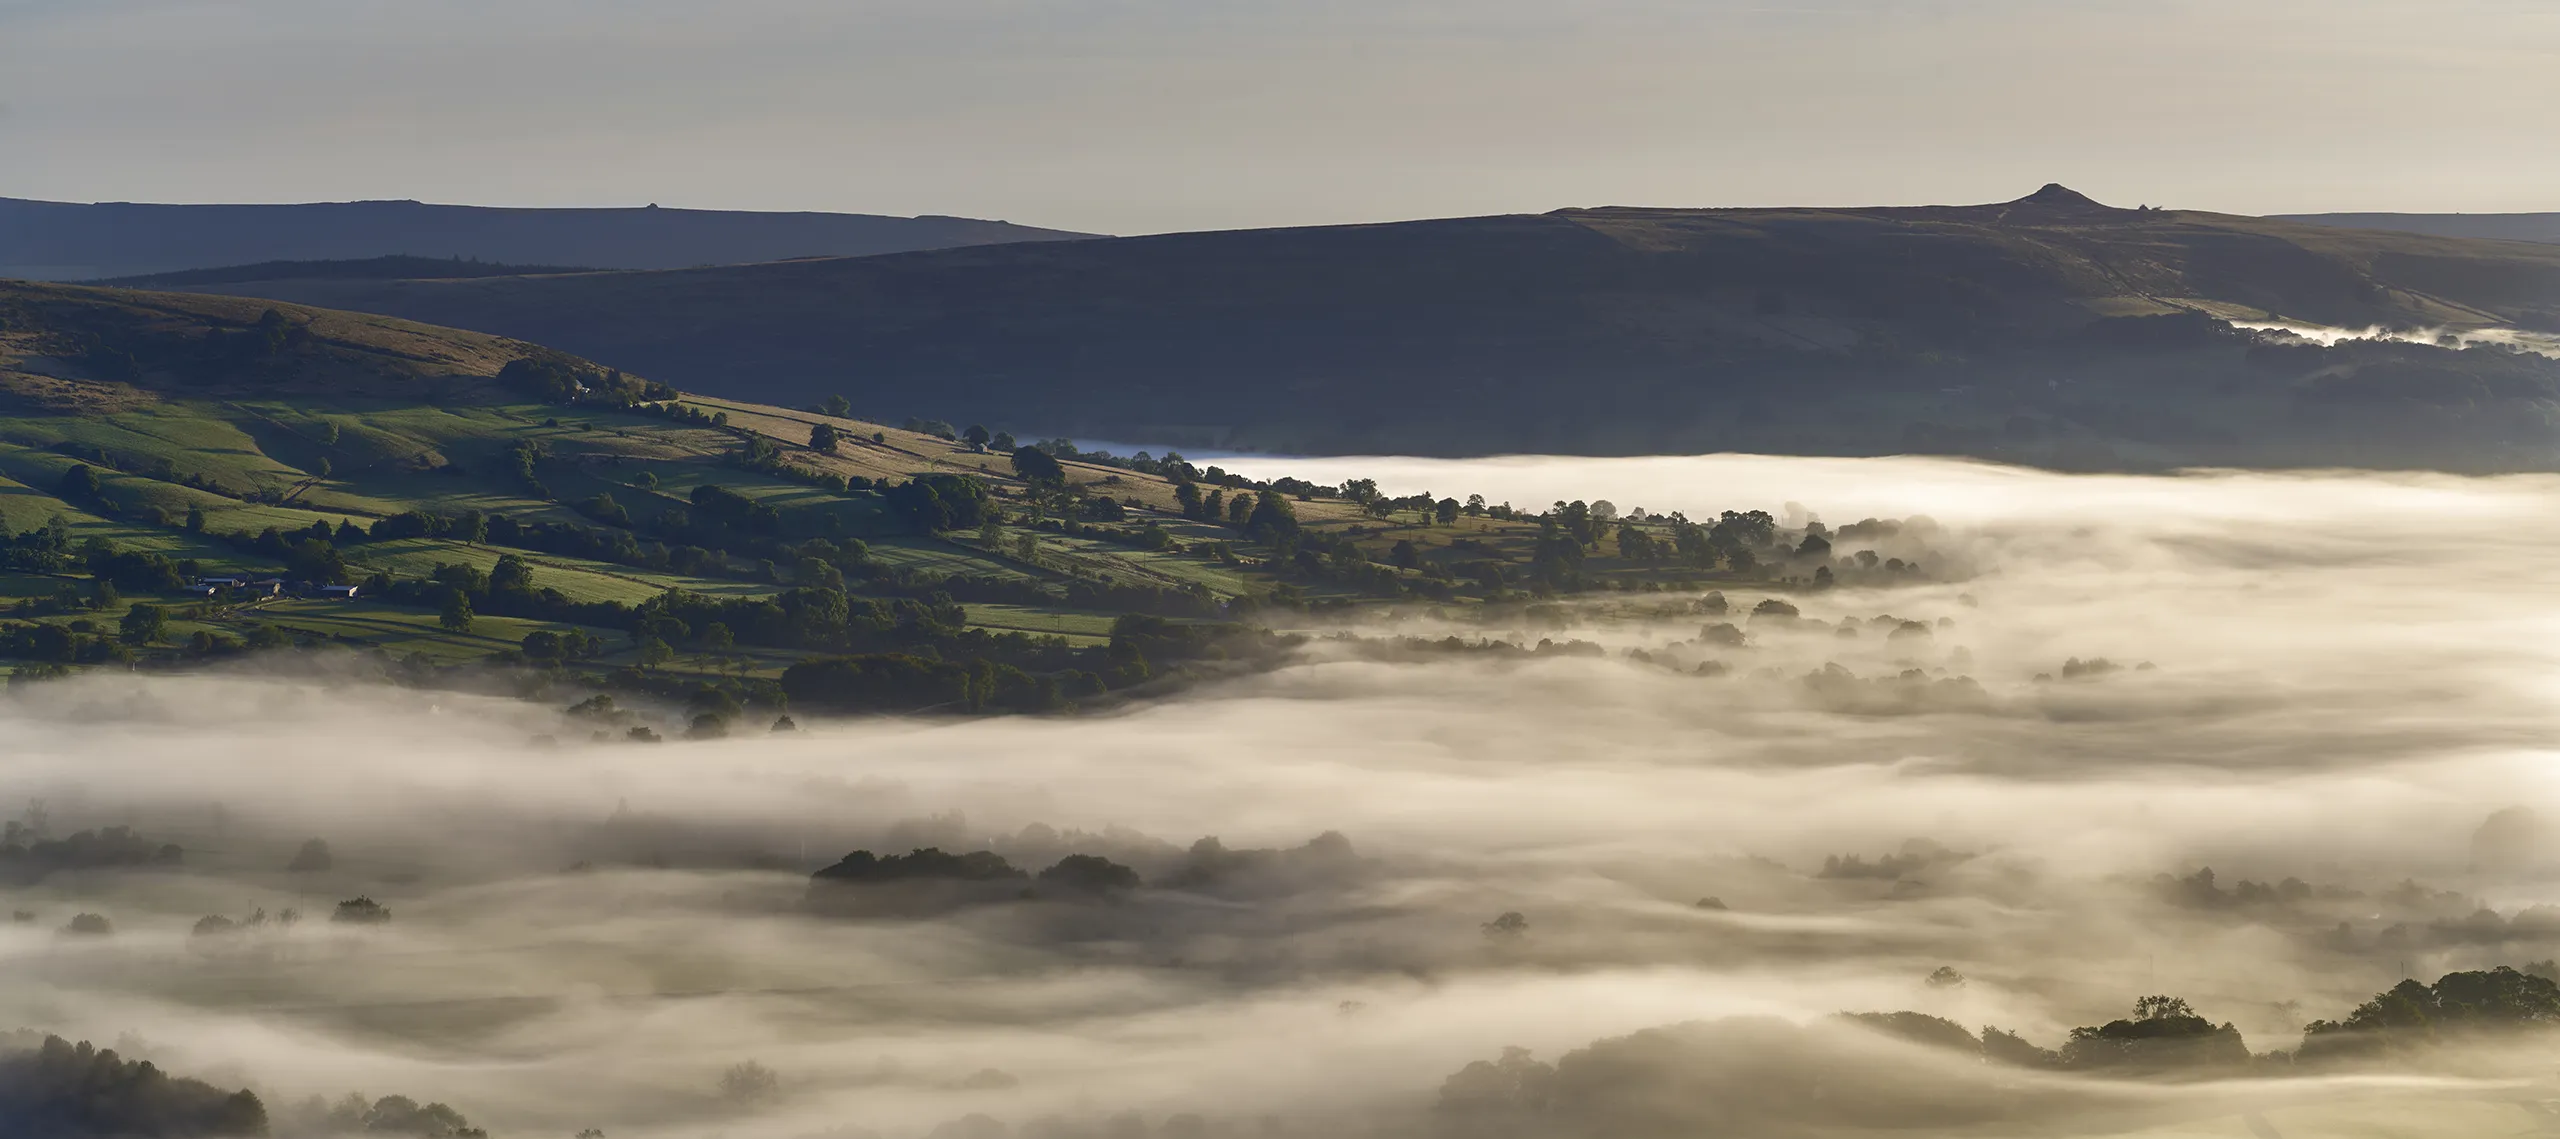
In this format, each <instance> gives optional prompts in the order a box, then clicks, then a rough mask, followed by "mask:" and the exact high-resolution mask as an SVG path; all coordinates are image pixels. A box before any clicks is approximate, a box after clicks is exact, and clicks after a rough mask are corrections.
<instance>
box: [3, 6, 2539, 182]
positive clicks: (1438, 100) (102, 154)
mask: <svg viewBox="0 0 2560 1139" xmlns="http://www.w3.org/2000/svg"><path fill="white" fill-rule="evenodd" d="M2555 106H2560V7H2555V6H2554V5H2552V4H2550V3H2548V2H2547V0H1574V2H1570V3H1567V2H1561V0H1535V2H1533V0H1260V2H1256V3H1247V2H1243V0H725V2H723V3H719V4H704V3H695V2H676V0H505V2H499V0H432V2H421V0H400V2H391V0H232V2H207V0H0V155H5V156H6V159H5V161H0V195H8V196H20V197H42V198H56V199H67V200H78V201H89V200H155V201H278V200H285V201H292V200H318V199H344V198H358V197H372V198H419V199H425V200H430V201H457V202H471V203H485V204H515V205H611V204H641V203H646V202H651V201H657V202H663V203H665V204H668V205H687V206H700V207H731V208H750V209H823V210H849V211H861V212H880V213H897V214H908V213H952V214H963V215H972V216H984V217H999V218H1005V219H1009V220H1013V221H1020V222H1026V223H1032V224H1041V225H1053V226H1061V227H1067V228H1079V229H1090V230H1099V231H1106V232H1114V233H1136V232H1149V231H1159V230H1173V229H1192V228H1204V227H1222V226H1248V225H1273V224H1294V223H1313V222H1334V221H1354V220H1370V219H1386V218H1400V217H1417V216H1433V215H1450V214H1467V213H1490V212H1502V211H1535V210H1546V209H1552V208H1556V207H1560V206H1568V205H1603V204H1613V203H1640V204H1653V205H1747V204H1871V203H1909V202H1958V201H1986V200H1995V199H2002V198H2009V197H2015V196H2017V195H2020V194H2023V193H2025V192H2027V191H2029V190H2032V189H2034V188H2035V187H2036V186H2037V185H2039V184H2041V183H2043V182H2046V181H2054V180H2059V181H2063V182H2067V183H2069V184H2071V185H2073V186H2075V187H2078V188H2080V189H2083V190H2085V191H2087V192H2089V193H2091V194H2094V195H2096V196H2097V197H2099V198H2101V199H2102V200H2109V201H2113V202H2118V203H2121V204H2128V205H2129V204H2134V203H2138V202H2151V203H2155V204H2170V205H2177V206H2187V207H2196V208H2212V209H2222V210H2230V211H2236V212H2280V211H2296V210H2324V209H2405V210H2468V211H2491V210H2533V209H2560V148H2555V147H2552V146H2550V145H2548V138H2549V136H2548V127H2549V125H2550V111H2551V108H2553V107H2555Z"/></svg>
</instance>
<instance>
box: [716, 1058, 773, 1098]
mask: <svg viewBox="0 0 2560 1139" xmlns="http://www.w3.org/2000/svg"><path fill="white" fill-rule="evenodd" d="M781 1094H782V1077H781V1076H778V1075H775V1074H774V1071H773V1069H771V1068H768V1067H765V1066H764V1065H762V1064H759V1063H756V1062H755V1061H753V1060H749V1061H746V1062H744V1063H741V1064H737V1065H735V1066H733V1067H731V1068H730V1069H729V1070H728V1071H726V1072H722V1073H720V1098H722V1099H725V1100H728V1101H729V1102H731V1103H734V1104H739V1105H742V1106H750V1107H751V1106H755V1105H758V1104H764V1103H769V1102H771V1101H772V1100H773V1099H774V1098H775V1097H777V1096H780V1095H781Z"/></svg>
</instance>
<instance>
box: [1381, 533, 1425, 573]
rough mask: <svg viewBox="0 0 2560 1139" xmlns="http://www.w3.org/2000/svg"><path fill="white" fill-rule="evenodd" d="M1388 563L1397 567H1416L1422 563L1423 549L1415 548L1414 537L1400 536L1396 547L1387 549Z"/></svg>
mask: <svg viewBox="0 0 2560 1139" xmlns="http://www.w3.org/2000/svg"><path fill="white" fill-rule="evenodd" d="M1387 564H1389V565H1392V566H1394V567H1396V568H1397V569H1414V568H1416V567H1418V566H1420V565H1421V564H1422V551H1420V550H1418V549H1416V548H1414V544H1413V539H1411V538H1399V539H1397V540H1396V544H1395V548H1393V549H1391V550H1388V551H1387Z"/></svg>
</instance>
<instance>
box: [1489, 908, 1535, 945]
mask: <svg viewBox="0 0 2560 1139" xmlns="http://www.w3.org/2000/svg"><path fill="white" fill-rule="evenodd" d="M1528 935H1529V919H1528V918H1526V917H1524V916H1522V915H1521V914H1520V912H1519V911H1517V910H1514V911H1512V912H1510V913H1506V914H1504V915H1502V916H1501V917H1498V918H1495V919H1493V920H1492V921H1489V922H1486V923H1484V936H1485V940H1487V941H1490V942H1493V943H1494V944H1496V945H1507V944H1511V943H1513V942H1517V941H1519V940H1520V939H1521V938H1523V937H1526V936H1528Z"/></svg>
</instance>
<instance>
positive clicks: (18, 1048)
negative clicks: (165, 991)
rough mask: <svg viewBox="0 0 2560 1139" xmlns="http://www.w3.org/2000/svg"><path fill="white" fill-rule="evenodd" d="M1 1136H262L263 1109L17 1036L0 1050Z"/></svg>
mask: <svg viewBox="0 0 2560 1139" xmlns="http://www.w3.org/2000/svg"><path fill="white" fill-rule="evenodd" d="M0 1131H6V1132H7V1133H8V1134H11V1135H25V1136H45V1137H47V1139H132V1137H134V1136H157V1137H165V1139H194V1137H199V1136H201V1137H206V1139H212V1137H216V1136H262V1135H265V1134H267V1110H266V1105H264V1104H262V1103H260V1102H258V1097H257V1096H256V1095H255V1094H253V1093H251V1092H249V1091H248V1090H247V1089H242V1090H240V1091H232V1092H226V1091H223V1090H222V1089H220V1088H217V1087H214V1086H213V1085H211V1084H207V1083H204V1082H203V1081H201V1080H192V1079H187V1078H185V1077H181V1076H172V1075H169V1074H168V1073H166V1072H163V1071H161V1070H160V1069H159V1068H158V1067H157V1066H155V1065H153V1064H152V1063H151V1062H150V1061H147V1060H127V1059H124V1058H123V1057H121V1056H118V1055H116V1053H115V1051H114V1050H113V1049H104V1048H96V1047H93V1046H91V1045H90V1044H89V1043H88V1042H87V1041H85V1040H84V1041H82V1042H80V1043H78V1044H73V1043H71V1042H70V1041H67V1040H64V1039H62V1038H61V1037H59V1036H47V1037H45V1038H44V1039H43V1040H42V1042H40V1043H34V1044H32V1046H30V1045H29V1042H27V1041H26V1040H25V1038H24V1034H20V1037H19V1039H17V1040H14V1041H10V1042H8V1044H7V1045H6V1046H5V1047H4V1048H0Z"/></svg>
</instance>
